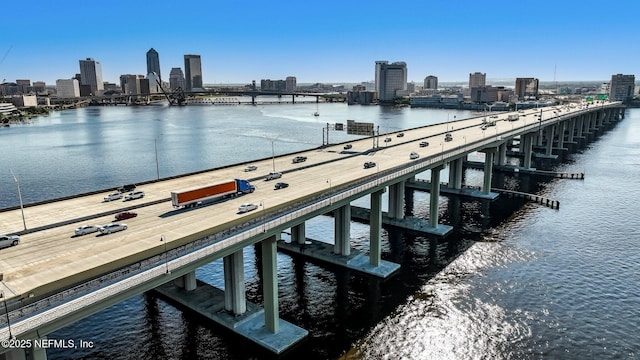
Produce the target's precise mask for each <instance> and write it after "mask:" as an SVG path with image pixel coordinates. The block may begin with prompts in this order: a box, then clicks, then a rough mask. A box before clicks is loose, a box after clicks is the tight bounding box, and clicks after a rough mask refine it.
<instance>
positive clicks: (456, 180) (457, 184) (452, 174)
mask: <svg viewBox="0 0 640 360" xmlns="http://www.w3.org/2000/svg"><path fill="white" fill-rule="evenodd" d="M463 163H464V159H463V158H459V159H455V160H453V161H452V162H450V163H449V187H450V188H452V189H461V188H462V175H463V173H464V168H463V166H462V165H463Z"/></svg>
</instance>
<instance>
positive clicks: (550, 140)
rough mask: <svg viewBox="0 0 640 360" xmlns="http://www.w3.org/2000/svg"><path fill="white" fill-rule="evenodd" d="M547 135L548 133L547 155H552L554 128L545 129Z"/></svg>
mask: <svg viewBox="0 0 640 360" xmlns="http://www.w3.org/2000/svg"><path fill="white" fill-rule="evenodd" d="M545 130H546V133H547V147H546V154H547V155H551V154H552V152H553V137H554V135H553V132H554V131H553V130H554V126H553V125H552V126H547V127H546V128H545Z"/></svg>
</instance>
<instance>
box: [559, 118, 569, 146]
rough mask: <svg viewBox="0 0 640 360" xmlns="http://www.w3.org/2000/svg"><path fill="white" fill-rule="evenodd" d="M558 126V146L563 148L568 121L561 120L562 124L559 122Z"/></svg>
mask: <svg viewBox="0 0 640 360" xmlns="http://www.w3.org/2000/svg"><path fill="white" fill-rule="evenodd" d="M558 127H559V129H558V147H559V148H561V149H562V148H563V147H564V132H565V129H566V127H567V122H566V121H563V122H561V123H560V124H558Z"/></svg>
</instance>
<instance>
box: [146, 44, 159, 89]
mask: <svg viewBox="0 0 640 360" xmlns="http://www.w3.org/2000/svg"><path fill="white" fill-rule="evenodd" d="M151 73H155V74H156V75H157V76H158V79H160V81H162V75H160V56H159V55H158V52H157V51H156V50H155V49H154V48H151V49H149V51H147V75H148V74H151Z"/></svg>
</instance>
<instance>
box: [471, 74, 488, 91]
mask: <svg viewBox="0 0 640 360" xmlns="http://www.w3.org/2000/svg"><path fill="white" fill-rule="evenodd" d="M486 85H487V74H486V73H481V72H474V73H473V74H469V89H471V88H474V87H481V86H486Z"/></svg>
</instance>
